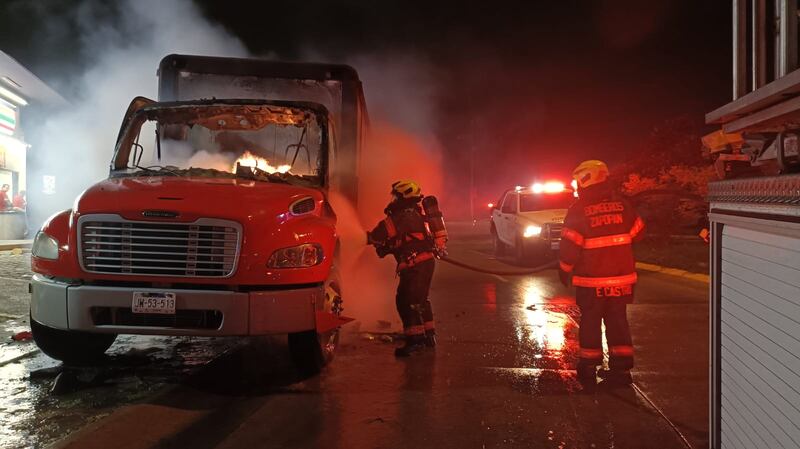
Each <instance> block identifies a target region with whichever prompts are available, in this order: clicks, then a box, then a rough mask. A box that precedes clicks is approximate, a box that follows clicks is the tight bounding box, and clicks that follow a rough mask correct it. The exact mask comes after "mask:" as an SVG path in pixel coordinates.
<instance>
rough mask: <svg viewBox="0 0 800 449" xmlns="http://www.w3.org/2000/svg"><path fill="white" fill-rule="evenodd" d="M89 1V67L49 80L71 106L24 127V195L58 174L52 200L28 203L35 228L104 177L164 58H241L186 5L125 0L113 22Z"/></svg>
mask: <svg viewBox="0 0 800 449" xmlns="http://www.w3.org/2000/svg"><path fill="white" fill-rule="evenodd" d="M94 7H97V5H93V4H92V3H88V2H87V3H84V4H83V5H82V6H81V8H79V10H78V23H79V27H80V29H79V31H80V33H81V39H80V41H81V43H82V46H83V48H82V53H83V54H85V55H87V58H86V59H87V60H89V61H90V63H89V64H88V65H87V66H86V67H85V69H84V70H82V71H81V72H80V73H71V74H64V75H63V76H62V77H61V79H59V80H50V81H51V82H52V83H53V84H55V85H58V86H62V87H63V88H64V90H65V91H71V92H75V93H76V94H75V95H74V96H73V97H72V98H69V99H68V101H69V103H70V106H69V107H68V108H66V109H64V110H63V111H61V112H58V113H56V114H54V115H51V116H49V117H47V118H46V119H45V120H44V121H43V122H42V123H41V124H38V125H30V126H28V128H27V129H28V130H29V132H28V133H29V134H37V135H36V136H34V137H33V138H31V140H33V141H35V142H36V143H37V146H36V147H35V148H34V150H33V151H32V152H31V155H30V158H31V159H34V162H33V163H32V164H31V166H32V168H34V169H35V170H36V171H35V172H32V173H30V176H29V183H30V184H31V186H30V187H29V190H35V189H37V188H39V185H40V184H41V180H42V177H43V176H45V175H49V176H55V177H56V191H55V194H54V195H51V196H42V195H40V197H41V199H40V200H39V204H36V203H32V204H31V209H32V213H33V214H35V216H34V217H32V220H33V223H32V224H33V225H34V226H38V224H39V223H40V222H41V220H42V219H43V218H45V217H47V216H49V215H50V214H52V213H54V212H57V211H58V210H62V209H66V208H68V207H70V205H71V204H72V202H73V200H74V199H75V197H76V196H77V195H79V194H80V192H81V191H83V190H84V189H85V188H87V187H88V186H90V185H92V184H93V183H95V182H97V181H98V180H100V179H103V178H105V177H106V176H107V175H108V167H109V162H110V160H111V158H112V155H113V151H114V143H115V141H116V136H117V133H118V131H119V126H120V122H121V120H122V117H123V115H124V113H125V110H126V108H127V107H128V104H129V103H130V101H131V100H132V99H133V98H134V97H136V96H145V97H148V98H152V99H156V96H157V91H158V90H157V89H158V80H157V77H156V69H157V67H158V64H159V62H160V60H161V58H163V57H164V56H166V55H168V54H170V53H188V54H197V55H211V56H246V54H247V51H246V50H245V48H244V46H243V45H242V43H241V42H240V41H239V40H238V39H237V38H235V37H233V36H231V35H229V34H228V33H227V32H225V30H224V29H222V27H220V26H217V25H214V24H212V23H210V22H209V21H207V20H206V19H205V18H204V17H203V16H202V14H201V13H200V11H199V10H198V9H197V7H196V6H195V5H194V4H193V3H192V2H191V1H190V0H171V1H166V2H165V1H159V0H123V1H121V2H118V3H117V4H116V7H117V8H118V10H119V11H118V12H119V13H118V17H119V21H120V22H119V23H116V22H115V23H114V24H113V25H112V24H111V23H105V24H104V23H98V22H96V21H95V20H94V19H93V18H94V17H95V15H94V14H92V8H94Z"/></svg>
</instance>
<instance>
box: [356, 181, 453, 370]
mask: <svg viewBox="0 0 800 449" xmlns="http://www.w3.org/2000/svg"><path fill="white" fill-rule="evenodd" d="M391 194H392V201H391V202H390V203H389V205H388V206H386V209H384V213H385V214H386V218H385V219H384V220H382V221H381V222H379V223H378V224H377V225H376V226H375V228H374V229H373V230H372V231H370V232H368V233H367V241H368V243H370V244H371V245H374V246H375V249H376V251H377V252H378V255H379V256H380V257H385V256H386V255H388V254H391V255H393V256H394V258H395V260H397V274H398V276H399V278H400V283H399V285H398V286H397V296H396V298H395V299H396V304H397V312H398V313H399V314H400V319H401V321H402V322H403V329H404V333H405V337H406V339H405V343H404V345H403V346H401V347H399V348H397V349H396V350H395V355H396V356H397V357H406V356H409V355H411V354H412V353H415V352H418V351H421V350H423V349H424V348H425V347H426V346H427V347H430V348H433V347H434V346H436V329H435V325H434V321H433V309H432V308H431V302H430V300H429V299H428V291H429V290H430V286H431V281H432V279H433V271H434V267H435V258H436V257H437V256H441V255H443V254H444V253H445V251H446V249H445V244H446V242H447V230H446V229H445V227H444V220H443V218H442V213H441V212H440V211H439V206H438V202H437V201H436V198H435V197H433V196H426V197H423V195H422V190H421V189H420V187H419V185H418V184H417V183H416V182H414V181H410V180H404V181H397V182H395V183H394V184H392V190H391Z"/></svg>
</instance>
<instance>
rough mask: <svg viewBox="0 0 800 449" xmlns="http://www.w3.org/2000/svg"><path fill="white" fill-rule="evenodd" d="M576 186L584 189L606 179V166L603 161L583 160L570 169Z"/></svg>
mask: <svg viewBox="0 0 800 449" xmlns="http://www.w3.org/2000/svg"><path fill="white" fill-rule="evenodd" d="M572 177H573V178H575V181H577V183H578V187H579V188H581V189H585V188H587V187H589V186H593V185H595V184H599V183H601V182H604V181H605V180H606V179H608V166H607V165H606V163H605V162H603V161H597V160H591V161H583V162H581V163H580V165H578V166H577V167H576V168H575V170H573V171H572Z"/></svg>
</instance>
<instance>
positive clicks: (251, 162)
mask: <svg viewBox="0 0 800 449" xmlns="http://www.w3.org/2000/svg"><path fill="white" fill-rule="evenodd" d="M236 164H239V165H241V166H242V167H256V168H257V169H259V170H262V171H265V172H267V173H269V174H273V173H288V172H289V170H291V169H292V166H291V165H279V166H277V167H273V166H272V165H270V163H269V161H268V160H266V159H264V158H263V157H258V156H256V155H254V154H253V153H251V152H249V151H245V152H244V154H242V157H240V158H239V159H236V162H234V163H233V167H232V168H231V171H232V172H234V173H235V172H236Z"/></svg>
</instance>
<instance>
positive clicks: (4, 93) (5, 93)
mask: <svg viewBox="0 0 800 449" xmlns="http://www.w3.org/2000/svg"><path fill="white" fill-rule="evenodd" d="M0 97H4V98H7V99H8V100H10V101H12V102H14V103H16V104H18V105H20V106H27V105H28V101H27V100H26V99H24V98H22V97H20V96H19V95H17V94H15V93H14V92H12V91H10V90H8V89H6V88H5V87H3V86H0Z"/></svg>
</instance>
